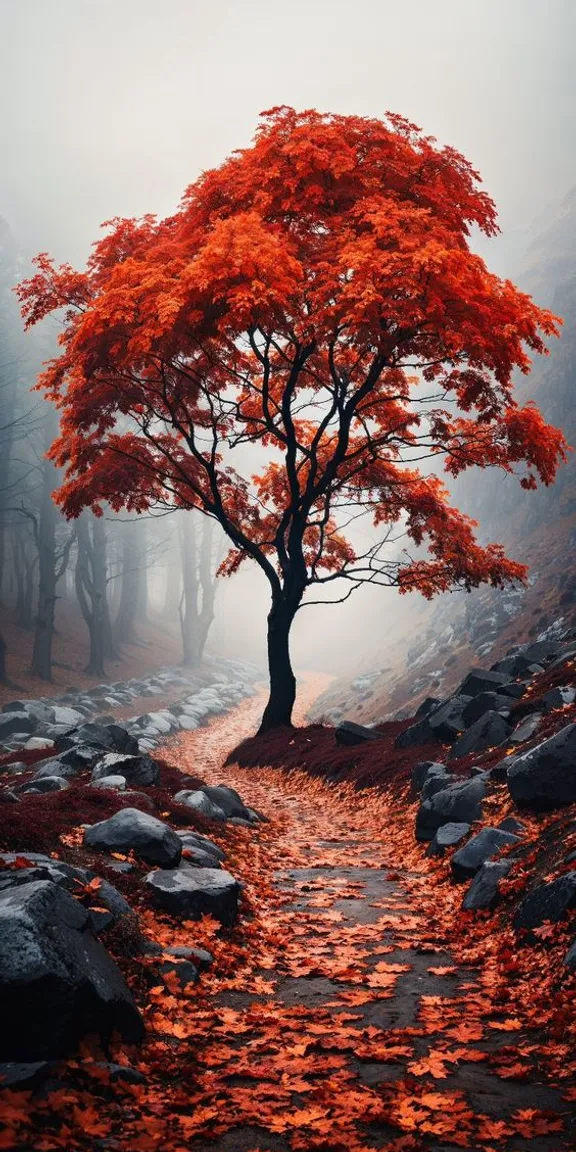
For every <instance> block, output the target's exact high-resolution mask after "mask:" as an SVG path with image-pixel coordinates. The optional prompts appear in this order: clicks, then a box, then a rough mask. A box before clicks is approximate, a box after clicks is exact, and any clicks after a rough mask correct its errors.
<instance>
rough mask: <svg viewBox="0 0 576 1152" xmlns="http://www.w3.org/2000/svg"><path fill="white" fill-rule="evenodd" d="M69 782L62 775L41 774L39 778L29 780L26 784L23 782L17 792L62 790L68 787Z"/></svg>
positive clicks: (38, 792) (31, 792)
mask: <svg viewBox="0 0 576 1152" xmlns="http://www.w3.org/2000/svg"><path fill="white" fill-rule="evenodd" d="M69 787H70V783H69V781H68V780H65V779H64V777H63V776H42V778H41V779H40V780H30V781H29V782H28V784H23V785H22V786H21V787H20V788H19V792H21V793H22V795H24V794H28V795H29V794H33V793H37V794H40V793H41V792H63V791H64V789H65V788H69Z"/></svg>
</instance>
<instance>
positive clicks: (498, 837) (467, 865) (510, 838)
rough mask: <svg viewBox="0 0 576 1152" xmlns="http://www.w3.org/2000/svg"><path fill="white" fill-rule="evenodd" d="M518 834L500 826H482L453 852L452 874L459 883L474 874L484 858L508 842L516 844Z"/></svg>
mask: <svg viewBox="0 0 576 1152" xmlns="http://www.w3.org/2000/svg"><path fill="white" fill-rule="evenodd" d="M518 841H519V837H518V836H514V834H513V833H512V832H504V831H503V830H502V829H501V828H482V829H481V831H480V832H477V833H476V836H473V837H472V839H471V840H469V841H468V843H467V844H464V846H463V847H462V848H459V849H458V851H457V852H455V853H454V855H453V857H452V861H451V865H450V866H451V869H452V875H453V877H454V879H455V880H457V881H459V882H460V883H461V882H462V881H464V880H469V879H470V877H471V876H475V875H476V873H477V872H478V871H479V869H480V868H481V867H482V865H483V864H484V863H485V862H486V860H490V859H491V857H492V856H496V855H497V854H498V853H499V852H501V851H502V849H503V848H506V847H507V846H508V845H509V844H517V843H518Z"/></svg>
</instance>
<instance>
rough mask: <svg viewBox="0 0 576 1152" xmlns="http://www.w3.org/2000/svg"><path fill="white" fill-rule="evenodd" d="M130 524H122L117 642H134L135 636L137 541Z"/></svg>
mask: <svg viewBox="0 0 576 1152" xmlns="http://www.w3.org/2000/svg"><path fill="white" fill-rule="evenodd" d="M134 532H135V527H134V526H133V525H132V524H128V525H125V526H124V529H123V532H122V582H121V592H120V604H119V606H118V613H117V616H116V620H115V623H114V635H115V637H116V641H117V643H118V644H134V642H135V640H136V639H137V637H136V627H135V625H136V615H137V612H138V606H139V605H138V601H139V588H138V578H139V576H140V571H139V568H138V565H139V556H138V547H137V542H136V539H135V536H134Z"/></svg>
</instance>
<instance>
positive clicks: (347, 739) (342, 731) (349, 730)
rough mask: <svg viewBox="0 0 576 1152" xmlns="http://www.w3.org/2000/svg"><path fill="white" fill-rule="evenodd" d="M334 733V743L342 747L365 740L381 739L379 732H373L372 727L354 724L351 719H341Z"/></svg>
mask: <svg viewBox="0 0 576 1152" xmlns="http://www.w3.org/2000/svg"><path fill="white" fill-rule="evenodd" d="M334 735H335V738H336V743H337V744H340V745H341V746H343V747H352V746H354V745H355V744H365V743H366V741H367V740H377V739H378V738H380V739H382V733H381V732H375V731H374V729H373V728H366V727H365V726H364V725H363V724H354V723H353V721H352V720H343V721H342V723H341V724H339V725H338V727H337V729H336V732H335V733H334Z"/></svg>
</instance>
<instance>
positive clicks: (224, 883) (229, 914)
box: [146, 865, 240, 925]
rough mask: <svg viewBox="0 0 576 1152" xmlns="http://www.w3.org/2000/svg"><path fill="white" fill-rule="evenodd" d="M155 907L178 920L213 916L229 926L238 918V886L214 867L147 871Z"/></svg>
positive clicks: (226, 873) (184, 866)
mask: <svg viewBox="0 0 576 1152" xmlns="http://www.w3.org/2000/svg"><path fill="white" fill-rule="evenodd" d="M146 883H147V884H148V885H149V888H150V894H151V896H152V899H153V901H154V903H155V904H157V905H158V906H159V907H160V908H163V909H164V910H165V911H166V912H171V913H172V915H174V916H178V917H179V918H180V919H182V920H199V919H200V917H201V916H206V915H209V916H213V917H214V918H215V919H216V920H219V921H220V923H221V924H225V925H230V924H233V923H234V921H235V920H236V917H237V915H238V900H239V897H240V885H239V884H238V881H237V880H235V879H234V877H233V876H231V875H230V873H229V872H225V871H224V869H217V868H188V867H186V865H181V866H180V868H175V869H173V870H171V871H169V872H168V871H158V872H150V873H149V874H148V876H147V877H146Z"/></svg>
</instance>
